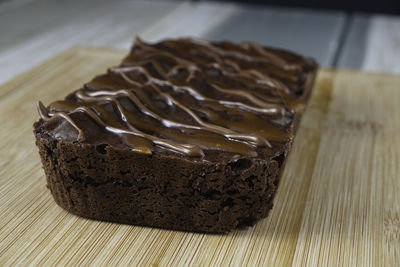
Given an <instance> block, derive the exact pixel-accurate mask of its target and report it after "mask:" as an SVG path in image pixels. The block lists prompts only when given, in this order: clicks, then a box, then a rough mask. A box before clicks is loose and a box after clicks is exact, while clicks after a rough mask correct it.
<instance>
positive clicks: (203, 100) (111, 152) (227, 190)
mask: <svg viewBox="0 0 400 267" xmlns="http://www.w3.org/2000/svg"><path fill="white" fill-rule="evenodd" d="M316 69H317V65H316V63H315V62H314V61H313V60H312V59H308V58H304V57H301V56H299V55H296V54H294V53H291V52H287V51H283V50H279V49H272V48H266V47H262V46H260V45H257V44H254V43H241V44H232V43H230V42H207V41H202V40H193V39H177V40H165V41H162V42H159V43H156V44H147V43H144V42H143V41H141V40H139V39H137V40H136V41H135V44H134V46H133V48H132V49H131V51H130V53H129V54H128V56H127V57H126V58H125V59H124V60H123V61H122V63H121V64H120V65H119V66H117V67H112V68H110V69H109V70H108V72H107V73H106V74H103V75H100V76H97V77H95V78H94V79H93V80H91V81H90V82H88V83H86V84H85V85H83V87H82V88H80V89H78V90H76V91H74V92H73V93H71V94H69V95H68V96H67V97H66V98H65V99H64V100H61V101H56V102H54V103H52V104H50V105H49V106H48V107H45V106H44V105H43V104H42V103H41V102H39V103H38V111H39V114H40V117H41V118H40V120H39V121H38V122H36V123H35V124H34V134H35V136H36V144H37V146H38V148H39V152H40V156H41V160H42V163H43V168H44V171H45V174H46V177H47V185H48V188H49V189H50V191H51V193H52V195H53V197H54V199H55V201H56V202H57V204H58V205H60V206H61V207H62V208H64V209H66V210H67V211H69V212H71V213H74V214H76V215H79V216H83V217H87V218H92V219H97V220H104V221H111V222H118V223H126V224H135V225H142V226H151V227H160V228H167V229H175V230H184V231H196V232H209V233H225V232H228V231H230V230H233V229H235V228H237V227H244V226H250V225H253V224H255V223H256V222H257V221H258V220H260V219H261V218H264V217H266V216H267V215H268V212H269V210H270V209H271V208H272V204H273V198H274V195H275V193H276V190H277V186H278V184H279V179H280V177H281V175H282V171H283V168H284V165H285V161H286V158H287V156H288V152H289V150H290V148H291V145H292V142H293V138H294V133H295V131H296V128H297V125H298V123H299V120H300V117H301V114H302V113H303V110H304V108H305V105H306V102H307V100H308V98H309V95H310V92H311V87H312V84H313V81H314V77H315V74H316Z"/></svg>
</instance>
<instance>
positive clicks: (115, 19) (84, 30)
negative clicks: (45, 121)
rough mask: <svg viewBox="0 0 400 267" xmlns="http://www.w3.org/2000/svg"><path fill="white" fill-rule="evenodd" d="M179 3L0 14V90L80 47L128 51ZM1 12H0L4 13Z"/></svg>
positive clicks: (68, 6)
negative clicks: (5, 83) (53, 59)
mask: <svg viewBox="0 0 400 267" xmlns="http://www.w3.org/2000/svg"><path fill="white" fill-rule="evenodd" d="M181 5H185V3H182V2H176V1H162V0H158V1H154V0H153V1H145V0H141V1H129V0H116V1H107V0H99V1H98V0H88V1H80V0H72V1H52V0H36V1H31V2H28V3H26V4H25V5H22V6H20V7H16V8H13V9H11V10H8V11H7V12H4V13H3V14H0V36H1V38H0V65H1V66H7V68H3V69H2V70H1V71H0V84H2V83H4V82H5V81H7V80H9V79H11V78H12V77H14V76H15V75H17V74H20V73H22V72H23V71H27V70H28V69H30V68H32V67H33V66H35V65H37V64H39V63H41V62H43V61H44V60H46V59H49V58H50V57H52V56H54V55H56V54H57V53H59V52H61V51H63V50H65V49H68V48H70V47H72V46H76V45H93V46H98V47H110V48H120V49H126V50H127V49H129V47H130V46H131V44H132V41H133V39H134V36H135V35H140V34H141V33H143V32H145V31H146V30H147V28H149V27H150V26H151V25H153V24H155V23H157V22H158V20H160V19H162V18H163V17H164V16H168V15H169V14H170V13H173V14H175V13H174V10H175V9H177V8H178V7H180V6H181ZM0 12H1V11H0Z"/></svg>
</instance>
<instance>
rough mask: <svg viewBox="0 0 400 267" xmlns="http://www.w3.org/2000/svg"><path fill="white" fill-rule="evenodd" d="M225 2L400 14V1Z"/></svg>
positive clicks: (258, 0)
mask: <svg viewBox="0 0 400 267" xmlns="http://www.w3.org/2000/svg"><path fill="white" fill-rule="evenodd" d="M219 1H224V2H242V3H254V4H267V5H274V6H293V7H307V8H319V9H334V10H335V9H336V10H346V11H349V12H353V11H362V12H371V13H387V14H400V0H397V1H395V0H392V1H390V0H379V1H376V0H372V1H369V0H364V1H361V0H335V1H324V0H306V1H304V0H247V1H246V0H233V1H232V0H219Z"/></svg>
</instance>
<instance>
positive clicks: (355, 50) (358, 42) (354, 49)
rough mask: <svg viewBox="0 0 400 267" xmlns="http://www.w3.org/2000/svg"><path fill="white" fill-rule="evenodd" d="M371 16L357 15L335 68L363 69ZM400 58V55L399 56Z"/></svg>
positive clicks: (351, 22) (347, 33) (350, 23)
mask: <svg viewBox="0 0 400 267" xmlns="http://www.w3.org/2000/svg"><path fill="white" fill-rule="evenodd" d="M370 21H371V15H367V14H363V13H355V14H353V15H352V16H351V18H350V22H349V25H348V26H347V27H346V29H345V31H346V33H345V36H344V37H345V38H344V40H343V44H342V49H341V51H339V54H338V55H337V56H338V60H337V62H336V65H335V67H337V68H344V69H361V68H362V65H363V63H364V59H365V53H366V49H367V37H368V32H369V30H370ZM399 56H400V55H399Z"/></svg>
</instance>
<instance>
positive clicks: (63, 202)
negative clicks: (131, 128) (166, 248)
mask: <svg viewBox="0 0 400 267" xmlns="http://www.w3.org/2000/svg"><path fill="white" fill-rule="evenodd" d="M35 136H36V144H37V146H38V147H39V153H40V157H41V160H42V164H43V168H44V171H45V174H46V178H47V186H48V188H49V189H50V191H51V193H52V195H53V197H54V199H55V201H56V203H57V204H58V205H59V206H61V207H62V208H64V209H65V210H67V211H69V212H71V213H73V214H76V215H79V216H82V217H86V218H91V219H97V220H102V221H111V222H117V223H125V224H134V225H141V226H151V227H158V228H167V229H173V230H183V231H195V232H206V233H226V232H229V231H231V230H233V229H235V228H238V227H244V226H250V225H254V224H255V223H256V222H257V221H258V220H260V219H261V218H264V217H266V216H267V215H268V212H269V211H270V209H271V208H272V205H273V198H274V196H275V193H276V189H277V186H278V183H279V179H280V177H281V175H282V165H283V164H284V161H285V158H286V154H287V150H286V149H283V151H281V153H280V154H279V155H277V156H276V157H274V158H273V159H268V160H252V159H241V160H239V161H237V162H231V163H226V164H215V163H213V164H211V163H195V162H191V161H187V160H185V159H180V158H176V157H165V156H163V157H161V156H158V155H152V156H148V155H144V154H139V153H133V152H129V151H123V150H118V149H114V148H112V147H109V146H108V147H107V148H106V149H105V150H104V147H101V148H99V147H96V146H94V145H86V144H73V143H67V142H63V141H59V140H57V139H55V138H53V137H51V136H49V135H48V134H47V133H45V132H44V131H43V129H42V128H41V123H40V122H38V123H36V124H35ZM105 151H106V153H105ZM103 153H105V154H103ZM129 163H130V164H129ZM132 163H136V164H132Z"/></svg>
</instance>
